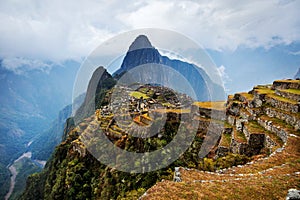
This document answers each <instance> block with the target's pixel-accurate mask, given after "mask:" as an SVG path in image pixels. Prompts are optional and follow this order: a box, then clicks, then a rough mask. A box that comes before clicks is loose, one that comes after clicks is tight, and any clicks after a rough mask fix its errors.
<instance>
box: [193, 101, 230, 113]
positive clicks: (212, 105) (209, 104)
mask: <svg viewBox="0 0 300 200" xmlns="http://www.w3.org/2000/svg"><path fill="white" fill-rule="evenodd" d="M225 104H226V101H205V102H200V101H198V102H194V103H193V105H196V106H198V107H200V108H206V109H214V110H221V111H222V110H225V108H226V107H225Z"/></svg>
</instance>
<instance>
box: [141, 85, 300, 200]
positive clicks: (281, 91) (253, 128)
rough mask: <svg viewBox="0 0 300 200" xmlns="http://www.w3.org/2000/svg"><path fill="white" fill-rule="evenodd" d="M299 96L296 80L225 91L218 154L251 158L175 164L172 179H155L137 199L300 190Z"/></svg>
mask: <svg viewBox="0 0 300 200" xmlns="http://www.w3.org/2000/svg"><path fill="white" fill-rule="evenodd" d="M299 98H300V81H299V80H280V81H274V83H273V84H272V85H266V86H256V87H254V88H253V90H252V91H250V92H248V93H238V94H235V95H231V96H229V97H228V101H227V103H226V120H225V129H224V130H226V131H223V133H222V135H221V139H220V142H219V145H218V146H216V147H215V149H216V156H217V157H222V156H225V155H227V154H228V153H238V154H245V155H247V156H251V157H252V160H251V162H248V163H247V164H245V165H238V166H233V167H231V168H225V169H218V168H213V172H209V171H201V170H197V169H190V168H184V167H178V168H176V169H175V173H174V180H175V181H167V180H166V181H163V182H159V183H157V184H156V185H155V186H153V187H152V188H150V189H149V190H148V191H147V192H146V193H145V194H144V195H143V196H142V197H141V199H285V197H286V195H287V191H288V189H290V188H296V189H300V145H299V144H300V131H299V129H300V113H299V111H300V104H299ZM203 107H204V108H205V107H206V109H204V111H205V110H207V108H208V107H209V106H207V105H202V107H200V108H199V113H200V114H201V111H203ZM208 110H209V109H208ZM203 114H205V113H203V112H202V115H203ZM224 158H225V157H224ZM219 159H220V158H219ZM204 161H207V162H208V161H209V159H208V158H205V159H204Z"/></svg>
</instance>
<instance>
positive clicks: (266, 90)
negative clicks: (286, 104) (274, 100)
mask: <svg viewBox="0 0 300 200" xmlns="http://www.w3.org/2000/svg"><path fill="white" fill-rule="evenodd" d="M254 90H255V91H256V92H257V93H258V94H275V90H272V89H269V88H266V87H265V88H264V87H256V88H255V89H254Z"/></svg>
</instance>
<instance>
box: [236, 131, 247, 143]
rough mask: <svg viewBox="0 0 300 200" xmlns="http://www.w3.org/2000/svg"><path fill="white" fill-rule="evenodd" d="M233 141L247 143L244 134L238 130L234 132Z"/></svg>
mask: <svg viewBox="0 0 300 200" xmlns="http://www.w3.org/2000/svg"><path fill="white" fill-rule="evenodd" d="M234 139H235V140H236V141H238V142H240V143H246V142H247V139H246V136H245V134H244V133H242V132H241V131H238V130H234Z"/></svg>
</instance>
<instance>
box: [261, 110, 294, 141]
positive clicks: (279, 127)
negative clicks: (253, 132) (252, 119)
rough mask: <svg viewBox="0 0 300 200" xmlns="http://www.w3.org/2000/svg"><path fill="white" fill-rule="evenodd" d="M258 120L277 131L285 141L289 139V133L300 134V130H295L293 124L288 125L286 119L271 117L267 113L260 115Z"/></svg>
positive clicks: (268, 128)
mask: <svg viewBox="0 0 300 200" xmlns="http://www.w3.org/2000/svg"><path fill="white" fill-rule="evenodd" d="M257 122H258V123H259V124H260V125H261V126H263V127H264V128H265V129H266V130H269V131H271V132H273V133H275V134H276V135H277V136H278V137H280V138H281V140H282V141H283V142H286V141H287V138H288V134H289V133H291V134H294V135H299V130H298V131H297V130H295V129H294V128H293V127H292V126H290V125H288V124H287V123H286V122H285V121H283V120H280V119H277V118H274V117H269V116H266V115H263V116H260V117H259V118H258V119H257Z"/></svg>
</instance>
